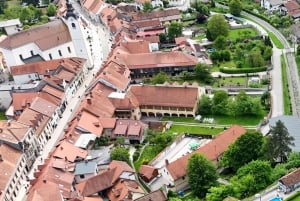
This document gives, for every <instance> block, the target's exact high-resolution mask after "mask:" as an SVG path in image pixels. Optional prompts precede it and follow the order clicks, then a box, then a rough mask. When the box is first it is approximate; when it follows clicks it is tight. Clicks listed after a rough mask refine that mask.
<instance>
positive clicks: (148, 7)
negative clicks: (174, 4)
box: [143, 1, 153, 13]
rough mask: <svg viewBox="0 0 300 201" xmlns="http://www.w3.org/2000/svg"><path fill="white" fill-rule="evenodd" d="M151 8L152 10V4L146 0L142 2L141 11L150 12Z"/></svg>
mask: <svg viewBox="0 0 300 201" xmlns="http://www.w3.org/2000/svg"><path fill="white" fill-rule="evenodd" d="M152 10H153V6H152V4H151V2H149V1H146V2H145V3H144V4H143V12H144V13H150V12H151V11H152Z"/></svg>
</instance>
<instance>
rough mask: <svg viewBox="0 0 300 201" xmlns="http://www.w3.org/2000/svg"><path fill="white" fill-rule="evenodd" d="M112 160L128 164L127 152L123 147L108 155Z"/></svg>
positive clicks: (116, 148)
mask: <svg viewBox="0 0 300 201" xmlns="http://www.w3.org/2000/svg"><path fill="white" fill-rule="evenodd" d="M110 157H111V159H112V160H117V161H125V162H127V163H128V164H130V160H129V151H128V149H126V148H124V147H115V148H114V149H113V150H112V152H111V153H110Z"/></svg>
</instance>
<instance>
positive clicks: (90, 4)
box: [83, 0, 103, 14]
mask: <svg viewBox="0 0 300 201" xmlns="http://www.w3.org/2000/svg"><path fill="white" fill-rule="evenodd" d="M102 4H103V2H102V1H101V0H84V1H83V7H84V8H85V9H87V10H88V11H90V12H92V13H94V14H97V12H98V11H99V9H100V7H101V5H102Z"/></svg>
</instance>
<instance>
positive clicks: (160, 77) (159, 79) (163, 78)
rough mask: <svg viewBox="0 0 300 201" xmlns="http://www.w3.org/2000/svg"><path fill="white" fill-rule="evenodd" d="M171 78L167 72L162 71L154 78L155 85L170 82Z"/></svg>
mask: <svg viewBox="0 0 300 201" xmlns="http://www.w3.org/2000/svg"><path fill="white" fill-rule="evenodd" d="M168 80H169V77H168V75H167V74H166V73H165V72H162V71H160V72H159V73H158V74H156V75H154V77H153V78H152V83H153V84H163V83H164V82H166V81H168Z"/></svg>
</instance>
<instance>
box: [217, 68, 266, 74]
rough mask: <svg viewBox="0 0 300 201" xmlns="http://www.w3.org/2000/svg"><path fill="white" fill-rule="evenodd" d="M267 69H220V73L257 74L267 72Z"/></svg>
mask: <svg viewBox="0 0 300 201" xmlns="http://www.w3.org/2000/svg"><path fill="white" fill-rule="evenodd" d="M266 70H267V67H256V68H223V67H221V68H220V72H222V73H227V74H240V73H256V72H263V71H266Z"/></svg>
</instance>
